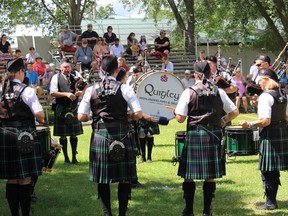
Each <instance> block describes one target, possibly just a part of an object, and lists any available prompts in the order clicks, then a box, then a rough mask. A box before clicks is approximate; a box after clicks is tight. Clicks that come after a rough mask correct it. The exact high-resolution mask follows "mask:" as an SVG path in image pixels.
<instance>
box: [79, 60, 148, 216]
mask: <svg viewBox="0 0 288 216" xmlns="http://www.w3.org/2000/svg"><path fill="white" fill-rule="evenodd" d="M101 66H102V69H103V70H104V71H105V72H106V74H107V77H106V78H105V79H103V80H102V81H101V82H100V83H96V84H94V86H91V87H89V88H87V90H86V92H85V94H84V97H83V100H82V101H81V103H80V106H79V108H78V120H79V121H88V120H89V116H90V111H92V120H93V123H92V127H93V133H92V137H91V143H90V179H91V180H92V181H93V182H96V183H97V184H98V197H99V199H100V200H101V203H102V208H103V211H104V214H105V215H106V216H110V215H112V213H111V201H110V186H109V184H110V183H114V182H119V184H118V200H119V216H124V215H126V211H127V205H128V200H129V199H130V198H131V182H132V181H135V180H137V179H136V163H135V155H134V152H133V148H132V143H131V139H130V138H129V136H128V132H129V131H128V119H127V117H128V116H127V108H128V107H129V108H130V111H131V113H133V114H131V116H130V117H132V118H133V119H134V120H138V119H140V118H142V116H143V113H142V110H141V107H140V104H139V101H138V99H137V97H136V95H135V93H134V92H133V90H132V88H131V87H129V86H128V85H125V84H121V83H120V82H117V81H116V77H117V75H118V70H117V68H118V63H117V58H116V57H112V56H106V57H104V58H103V60H102V65H101ZM115 149H116V150H115ZM117 149H118V150H119V151H117ZM120 156H121V157H120Z"/></svg>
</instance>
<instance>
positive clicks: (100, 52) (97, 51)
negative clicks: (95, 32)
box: [93, 37, 109, 70]
mask: <svg viewBox="0 0 288 216" xmlns="http://www.w3.org/2000/svg"><path fill="white" fill-rule="evenodd" d="M93 53H94V57H95V60H96V62H97V69H98V70H99V69H100V66H101V62H102V58H103V56H104V55H106V54H107V53H109V50H108V46H107V45H106V44H105V42H104V39H103V38H102V37H99V38H98V41H97V43H96V45H95V46H94V48H93Z"/></svg>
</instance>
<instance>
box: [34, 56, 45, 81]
mask: <svg viewBox="0 0 288 216" xmlns="http://www.w3.org/2000/svg"><path fill="white" fill-rule="evenodd" d="M33 70H34V71H35V72H37V74H38V79H39V85H40V86H42V85H44V80H43V79H44V77H45V76H46V65H45V64H44V63H43V58H42V57H41V56H38V57H37V58H36V59H35V62H34V64H33Z"/></svg>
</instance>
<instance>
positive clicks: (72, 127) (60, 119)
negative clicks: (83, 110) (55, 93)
mask: <svg viewBox="0 0 288 216" xmlns="http://www.w3.org/2000/svg"><path fill="white" fill-rule="evenodd" d="M65 114H66V113H65V111H64V110H63V107H62V106H61V105H58V104H57V106H56V110H55V112H54V132H53V135H54V136H77V135H80V134H83V128H82V124H81V122H79V121H78V119H77V110H75V111H74V112H73V114H74V116H75V118H74V120H73V123H72V124H66V123H65V117H64V116H65Z"/></svg>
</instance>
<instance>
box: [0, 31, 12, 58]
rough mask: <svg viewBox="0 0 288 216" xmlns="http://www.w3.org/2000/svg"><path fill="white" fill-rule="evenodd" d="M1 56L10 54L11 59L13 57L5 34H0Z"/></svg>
mask: <svg viewBox="0 0 288 216" xmlns="http://www.w3.org/2000/svg"><path fill="white" fill-rule="evenodd" d="M3 54H10V55H11V57H12V56H13V51H12V49H11V45H10V43H9V42H8V41H7V35H5V34H2V36H1V43H0V55H3Z"/></svg>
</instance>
